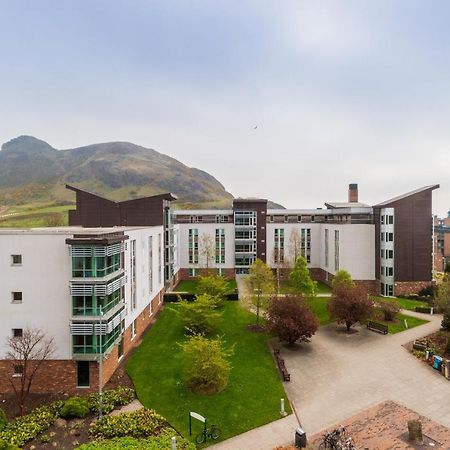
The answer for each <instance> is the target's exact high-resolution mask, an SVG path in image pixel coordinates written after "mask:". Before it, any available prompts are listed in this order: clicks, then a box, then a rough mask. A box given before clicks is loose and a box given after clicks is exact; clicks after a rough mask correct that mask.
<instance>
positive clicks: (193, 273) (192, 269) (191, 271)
mask: <svg viewBox="0 0 450 450" xmlns="http://www.w3.org/2000/svg"><path fill="white" fill-rule="evenodd" d="M188 272H189V276H190V277H196V276H197V269H196V268H195V267H190V268H189V269H188Z"/></svg>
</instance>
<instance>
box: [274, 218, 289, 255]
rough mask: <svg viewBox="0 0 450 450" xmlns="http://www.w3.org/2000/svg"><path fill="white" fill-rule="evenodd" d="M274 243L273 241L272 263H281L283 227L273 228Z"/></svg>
mask: <svg viewBox="0 0 450 450" xmlns="http://www.w3.org/2000/svg"><path fill="white" fill-rule="evenodd" d="M286 217H287V216H286ZM274 243H275V244H274V252H273V260H274V263H275V264H282V263H283V261H284V229H283V228H275V230H274Z"/></svg>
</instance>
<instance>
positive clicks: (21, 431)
mask: <svg viewBox="0 0 450 450" xmlns="http://www.w3.org/2000/svg"><path fill="white" fill-rule="evenodd" d="M62 405H63V402H62V401H57V402H53V403H52V404H50V405H47V406H41V407H39V408H36V409H35V410H34V411H33V412H31V413H30V414H26V415H25V416H21V417H18V418H17V419H14V420H12V421H11V422H9V423H8V424H7V425H6V427H5V428H4V429H3V431H1V432H0V440H3V441H5V442H6V443H9V444H13V445H17V446H19V447H23V446H24V445H25V444H26V442H28V441H29V440H31V439H33V438H35V437H36V436H37V435H38V434H39V433H42V432H43V431H45V430H47V429H48V428H49V427H50V425H52V424H53V422H54V421H55V420H56V419H57V418H58V417H59V411H60V409H61V407H62Z"/></svg>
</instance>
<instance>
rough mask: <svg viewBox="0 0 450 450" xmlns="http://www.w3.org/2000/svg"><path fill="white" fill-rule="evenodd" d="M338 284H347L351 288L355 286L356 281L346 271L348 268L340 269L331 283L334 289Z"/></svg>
mask: <svg viewBox="0 0 450 450" xmlns="http://www.w3.org/2000/svg"><path fill="white" fill-rule="evenodd" d="M338 285H346V286H348V287H349V288H354V287H355V282H354V281H353V280H352V276H351V275H350V274H349V273H348V272H347V271H346V270H343V269H342V270H338V271H337V272H336V273H335V275H334V277H333V281H332V283H331V286H332V288H333V290H334V288H335V287H337V286H338Z"/></svg>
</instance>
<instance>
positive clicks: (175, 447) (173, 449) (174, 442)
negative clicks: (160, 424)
mask: <svg viewBox="0 0 450 450" xmlns="http://www.w3.org/2000/svg"><path fill="white" fill-rule="evenodd" d="M172 450H177V438H176V437H175V436H174V437H173V438H172Z"/></svg>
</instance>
